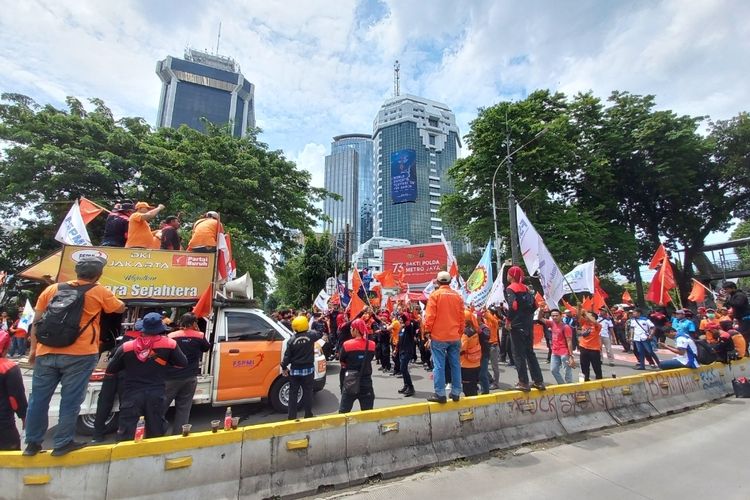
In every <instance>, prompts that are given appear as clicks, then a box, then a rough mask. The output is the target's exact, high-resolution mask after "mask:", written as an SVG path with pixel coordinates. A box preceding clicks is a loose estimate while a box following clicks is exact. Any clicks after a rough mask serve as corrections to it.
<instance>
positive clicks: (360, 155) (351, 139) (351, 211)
mask: <svg viewBox="0 0 750 500" xmlns="http://www.w3.org/2000/svg"><path fill="white" fill-rule="evenodd" d="M324 183H325V188H326V189H327V190H328V191H331V192H333V193H336V194H338V195H341V197H342V198H343V199H342V200H340V201H334V200H330V199H329V200H326V202H325V204H324V213H325V214H326V215H327V216H328V217H330V218H331V219H332V221H333V222H332V223H331V225H330V227H329V229H330V231H331V234H332V235H333V237H334V239H336V240H337V241H338V240H343V236H342V234H343V232H344V231H346V224H347V223H348V224H349V231H350V235H349V237H350V251H353V250H354V249H356V248H357V246H359V245H361V244H362V243H364V242H365V241H367V240H369V239H370V238H372V235H373V213H374V192H375V181H374V173H373V147H372V138H371V137H370V136H369V135H367V134H344V135H338V136H336V137H334V138H333V142H332V143H331V154H330V155H328V156H326V159H325V181H324Z"/></svg>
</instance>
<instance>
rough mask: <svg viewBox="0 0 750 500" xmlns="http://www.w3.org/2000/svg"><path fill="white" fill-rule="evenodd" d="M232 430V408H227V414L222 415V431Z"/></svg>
mask: <svg viewBox="0 0 750 500" xmlns="http://www.w3.org/2000/svg"><path fill="white" fill-rule="evenodd" d="M231 429H232V407H231V406H227V412H226V413H225V414H224V430H225V431H228V430H231Z"/></svg>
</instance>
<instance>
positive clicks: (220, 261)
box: [216, 233, 230, 280]
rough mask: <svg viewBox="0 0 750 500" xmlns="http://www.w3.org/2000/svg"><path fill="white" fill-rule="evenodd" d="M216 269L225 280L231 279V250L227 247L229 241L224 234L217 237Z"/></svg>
mask: <svg viewBox="0 0 750 500" xmlns="http://www.w3.org/2000/svg"><path fill="white" fill-rule="evenodd" d="M216 242H217V244H216V250H217V255H216V268H217V269H218V271H219V277H221V279H223V280H225V279H227V278H228V277H229V266H228V264H229V262H230V259H229V248H228V247H227V240H226V236H225V234H224V233H219V235H218V236H217V237H216Z"/></svg>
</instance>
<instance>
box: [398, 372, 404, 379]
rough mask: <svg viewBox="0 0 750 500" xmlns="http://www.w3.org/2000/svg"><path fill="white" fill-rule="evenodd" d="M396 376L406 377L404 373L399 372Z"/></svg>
mask: <svg viewBox="0 0 750 500" xmlns="http://www.w3.org/2000/svg"><path fill="white" fill-rule="evenodd" d="M396 378H404V374H403V373H397V374H396Z"/></svg>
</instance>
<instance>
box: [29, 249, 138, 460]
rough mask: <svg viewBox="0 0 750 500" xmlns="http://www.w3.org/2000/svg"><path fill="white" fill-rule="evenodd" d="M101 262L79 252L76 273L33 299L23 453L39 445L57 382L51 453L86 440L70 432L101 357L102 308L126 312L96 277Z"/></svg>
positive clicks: (65, 450) (32, 451) (58, 453)
mask: <svg viewBox="0 0 750 500" xmlns="http://www.w3.org/2000/svg"><path fill="white" fill-rule="evenodd" d="M105 264H106V261H105V260H104V259H101V258H99V257H83V258H81V259H80V260H79V261H78V262H77V263H76V266H75V272H76V277H77V279H75V280H73V281H69V282H67V283H56V284H53V285H50V286H49V287H47V288H46V289H45V290H44V291H43V292H42V293H41V295H40V296H39V299H38V300H37V303H36V314H35V316H34V321H33V324H32V326H31V352H30V353H29V364H30V365H32V366H33V367H34V375H33V377H32V380H31V398H30V399H29V407H28V410H27V412H26V449H25V450H24V452H23V454H24V456H34V455H36V454H37V453H39V452H40V451H41V450H42V442H43V441H44V434H45V433H46V432H47V426H48V419H47V413H48V412H49V404H50V400H51V399H52V395H53V394H54V393H55V388H57V385H58V384H61V385H62V389H61V398H60V412H59V419H58V424H57V430H56V431H55V437H54V449H53V450H52V456H61V455H65V454H67V453H69V452H71V451H73V450H77V449H79V448H82V447H83V446H85V443H80V442H76V441H74V440H73V437H74V435H75V426H76V420H77V419H78V413H79V412H80V409H81V403H83V398H84V397H85V395H86V387H87V386H88V383H89V377H90V376H91V373H92V372H93V371H94V368H95V367H96V363H97V361H98V359H99V356H98V355H99V334H100V330H101V328H100V324H99V322H100V318H101V315H102V313H122V312H125V304H124V303H123V302H122V301H121V300H119V299H118V298H117V297H115V296H114V294H113V293H112V292H111V291H110V290H109V289H108V288H105V287H103V286H102V285H100V284H98V283H97V281H98V280H99V278H100V277H101V275H102V271H103V270H104V266H105Z"/></svg>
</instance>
